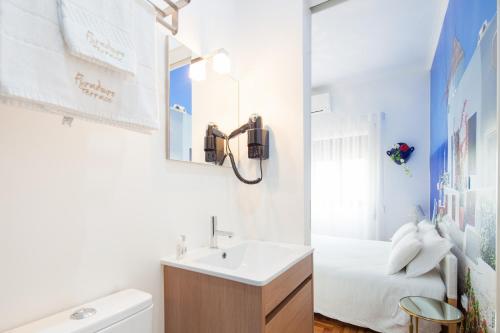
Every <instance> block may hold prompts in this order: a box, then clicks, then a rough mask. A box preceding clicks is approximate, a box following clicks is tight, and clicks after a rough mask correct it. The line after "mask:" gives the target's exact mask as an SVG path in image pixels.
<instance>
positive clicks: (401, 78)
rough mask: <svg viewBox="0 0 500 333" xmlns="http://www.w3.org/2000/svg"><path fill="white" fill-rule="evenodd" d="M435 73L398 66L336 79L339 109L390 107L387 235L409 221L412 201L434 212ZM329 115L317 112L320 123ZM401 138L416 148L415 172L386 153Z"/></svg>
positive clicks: (386, 123)
mask: <svg viewBox="0 0 500 333" xmlns="http://www.w3.org/2000/svg"><path fill="white" fill-rule="evenodd" d="M429 84H430V81H429V73H428V72H427V71H416V70H407V69H398V70H394V71H390V72H386V73H379V74H377V75H375V76H368V77H359V78H354V79H353V80H351V81H342V82H336V83H335V84H333V85H332V86H330V87H327V88H323V89H322V88H319V89H316V90H317V91H325V90H329V91H330V92H331V94H332V109H333V110H334V112H346V113H356V114H362V113H368V114H369V113H376V112H384V113H385V120H384V121H383V133H382V140H381V143H382V148H383V151H381V152H380V154H381V158H382V160H383V164H382V167H383V185H382V186H383V189H382V191H383V205H384V207H385V210H384V213H383V216H382V220H381V221H382V226H381V227H382V230H381V237H382V238H383V239H389V238H390V236H391V235H392V234H393V232H394V231H395V230H396V229H397V228H398V227H399V226H400V225H402V224H404V223H406V222H408V221H409V220H408V215H409V213H410V209H411V207H412V206H414V205H416V204H419V205H421V206H422V208H423V209H424V211H425V212H427V215H428V214H429V204H428V203H429V189H428V186H429V99H430V95H429ZM327 118H328V114H324V115H314V116H313V128H312V131H313V133H314V130H315V127H314V124H315V123H318V122H324V121H327ZM397 142H406V143H408V144H409V145H411V146H414V147H415V151H414V153H413V154H412V156H411V160H410V162H409V163H408V166H409V168H410V169H411V172H412V174H413V176H412V177H408V176H406V175H405V173H404V172H403V170H402V168H401V167H400V166H397V165H396V164H394V162H392V161H391V160H390V159H389V158H388V157H387V155H386V154H385V151H386V150H389V149H390V148H391V147H392V146H393V145H394V144H395V143H397Z"/></svg>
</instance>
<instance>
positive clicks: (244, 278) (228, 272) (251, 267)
mask: <svg viewBox="0 0 500 333" xmlns="http://www.w3.org/2000/svg"><path fill="white" fill-rule="evenodd" d="M312 252H313V249H312V248H311V247H309V246H303V245H293V244H283V243H272V242H263V241H254V240H251V241H238V242H233V243H232V244H231V245H225V246H220V248H219V249H210V248H208V247H207V248H199V249H195V250H193V251H189V252H188V254H187V256H186V257H185V258H183V259H181V260H176V259H175V258H174V257H170V258H165V259H162V260H161V263H162V264H163V265H166V266H173V267H177V268H182V269H187V270H190V271H194V272H199V273H204V274H208V275H212V276H217V277H221V278H225V279H229V280H233V281H238V282H242V283H246V284H250V285H254V286H264V285H266V284H268V283H269V282H271V281H272V280H273V279H274V278H275V277H277V276H279V275H280V274H281V273H283V272H285V271H286V270H288V269H289V268H290V267H292V266H293V265H294V264H296V263H297V262H299V261H300V260H302V259H303V258H305V257H307V256H308V255H309V254H311V253H312Z"/></svg>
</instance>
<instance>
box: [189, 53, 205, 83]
mask: <svg viewBox="0 0 500 333" xmlns="http://www.w3.org/2000/svg"><path fill="white" fill-rule="evenodd" d="M189 78H190V79H191V80H193V81H203V80H205V79H206V78H207V61H206V60H205V59H203V58H198V59H195V60H193V62H192V63H191V65H190V66H189Z"/></svg>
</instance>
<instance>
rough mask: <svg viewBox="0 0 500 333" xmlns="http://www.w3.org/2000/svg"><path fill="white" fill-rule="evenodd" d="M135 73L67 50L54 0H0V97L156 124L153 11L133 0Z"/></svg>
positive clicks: (109, 119)
mask: <svg viewBox="0 0 500 333" xmlns="http://www.w3.org/2000/svg"><path fill="white" fill-rule="evenodd" d="M133 6H134V7H133V11H134V15H133V16H132V17H131V19H132V20H135V23H134V25H135V27H137V29H134V30H133V41H134V43H135V45H136V50H137V74H136V75H135V76H132V75H127V74H124V73H122V72H118V71H113V70H109V69H106V68H104V67H102V66H98V65H96V64H93V63H89V62H87V61H84V60H82V59H80V58H77V57H74V56H72V55H70V54H69V53H68V52H67V51H66V48H65V44H64V41H63V37H62V35H61V32H60V29H59V24H58V14H57V0H37V1H32V0H0V97H2V100H6V99H7V100H9V101H10V100H15V101H20V102H22V103H23V104H28V105H30V104H31V105H34V106H36V107H37V109H41V110H45V111H50V112H57V113H60V114H63V115H69V116H80V117H85V118H88V119H92V120H97V121H102V122H106V123H111V124H115V125H118V126H122V127H127V128H132V129H136V130H151V129H157V128H159V119H158V106H157V96H156V93H157V90H156V83H155V71H154V68H155V64H156V59H155V55H156V52H155V42H156V37H155V31H156V22H155V12H154V9H153V8H151V7H150V6H149V5H147V4H146V1H143V0H135V1H134V2H133Z"/></svg>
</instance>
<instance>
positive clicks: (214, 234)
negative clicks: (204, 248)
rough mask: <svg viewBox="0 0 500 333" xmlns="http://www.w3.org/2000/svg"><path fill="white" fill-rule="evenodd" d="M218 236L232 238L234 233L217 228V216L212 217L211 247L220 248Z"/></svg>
mask: <svg viewBox="0 0 500 333" xmlns="http://www.w3.org/2000/svg"><path fill="white" fill-rule="evenodd" d="M217 236H226V237H229V238H232V237H233V236H234V233H232V232H230V231H222V230H218V229H217V216H212V217H210V248H211V249H218V248H219V246H218V245H217Z"/></svg>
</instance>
